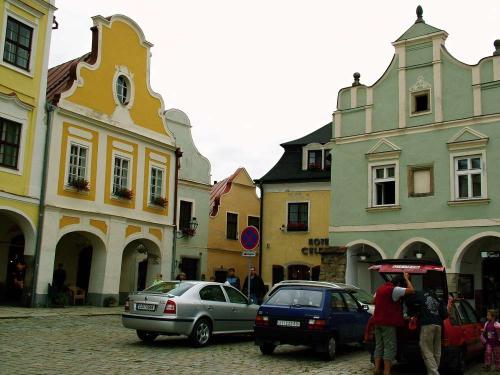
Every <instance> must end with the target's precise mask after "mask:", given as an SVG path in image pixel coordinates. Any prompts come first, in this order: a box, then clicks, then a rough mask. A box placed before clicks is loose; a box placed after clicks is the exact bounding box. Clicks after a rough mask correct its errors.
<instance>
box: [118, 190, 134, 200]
mask: <svg viewBox="0 0 500 375" xmlns="http://www.w3.org/2000/svg"><path fill="white" fill-rule="evenodd" d="M114 195H115V196H116V197H118V198H121V199H128V200H132V198H134V192H133V191H132V190H130V189H127V188H120V189H117V190H116V191H115V193H114Z"/></svg>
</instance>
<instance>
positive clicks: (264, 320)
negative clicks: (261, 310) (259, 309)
mask: <svg viewBox="0 0 500 375" xmlns="http://www.w3.org/2000/svg"><path fill="white" fill-rule="evenodd" d="M255 325H256V326H257V327H267V326H269V317H268V316H262V315H257V316H256V317H255Z"/></svg>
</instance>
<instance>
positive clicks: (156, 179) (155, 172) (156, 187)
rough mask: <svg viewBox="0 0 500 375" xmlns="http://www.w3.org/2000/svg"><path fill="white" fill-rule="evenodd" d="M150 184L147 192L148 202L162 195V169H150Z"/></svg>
mask: <svg viewBox="0 0 500 375" xmlns="http://www.w3.org/2000/svg"><path fill="white" fill-rule="evenodd" d="M150 179H151V182H150V191H149V200H150V201H154V200H155V199H157V198H162V193H163V169H161V168H157V167H152V168H151V177H150Z"/></svg>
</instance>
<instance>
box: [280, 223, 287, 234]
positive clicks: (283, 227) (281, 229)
mask: <svg viewBox="0 0 500 375" xmlns="http://www.w3.org/2000/svg"><path fill="white" fill-rule="evenodd" d="M285 230H286V226H285V224H283V225H281V227H280V231H282V232H284V231H285Z"/></svg>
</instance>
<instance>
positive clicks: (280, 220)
mask: <svg viewBox="0 0 500 375" xmlns="http://www.w3.org/2000/svg"><path fill="white" fill-rule="evenodd" d="M306 201H309V202H310V205H309V230H308V231H307V232H286V231H282V230H280V228H281V226H282V225H285V226H286V224H287V202H306ZM329 213H330V192H329V191H309V192H308V191H306V192H285V193H281V192H280V193H266V192H265V188H264V220H263V223H264V230H263V232H264V239H263V250H262V272H261V274H262V278H263V279H264V282H265V283H266V284H269V285H271V283H272V266H273V265H282V266H284V267H285V269H286V267H287V266H288V265H290V264H304V265H309V266H317V265H320V263H321V257H320V256H319V255H304V254H303V253H302V248H303V247H309V239H310V238H328V224H329ZM285 275H286V274H285Z"/></svg>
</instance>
